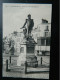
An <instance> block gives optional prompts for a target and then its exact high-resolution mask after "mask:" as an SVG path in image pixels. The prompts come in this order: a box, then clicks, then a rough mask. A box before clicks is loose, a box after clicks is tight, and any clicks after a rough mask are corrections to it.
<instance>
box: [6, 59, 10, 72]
mask: <svg viewBox="0 0 60 80" xmlns="http://www.w3.org/2000/svg"><path fill="white" fill-rule="evenodd" d="M6 71H7V72H8V71H10V70H9V69H8V60H6Z"/></svg>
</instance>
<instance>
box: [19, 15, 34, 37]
mask: <svg viewBox="0 0 60 80" xmlns="http://www.w3.org/2000/svg"><path fill="white" fill-rule="evenodd" d="M26 24H27V28H26V26H25V25H26ZM33 26H34V21H33V19H31V15H30V14H29V15H28V19H26V21H25V23H24V25H23V27H22V28H23V33H24V36H25V38H26V39H28V38H29V37H30V36H31V31H32V29H33ZM22 28H21V29H22Z"/></svg>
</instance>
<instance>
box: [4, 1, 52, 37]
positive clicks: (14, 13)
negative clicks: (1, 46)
mask: <svg viewBox="0 0 60 80" xmlns="http://www.w3.org/2000/svg"><path fill="white" fill-rule="evenodd" d="M28 14H31V18H32V19H33V20H34V28H36V27H37V26H38V25H39V24H40V23H41V19H42V18H43V19H47V20H48V22H49V23H51V15H52V4H19V3H3V37H5V36H8V35H9V34H11V33H13V31H18V32H21V31H22V29H20V28H21V27H22V26H23V25H24V22H25V20H26V19H27V15H28Z"/></svg>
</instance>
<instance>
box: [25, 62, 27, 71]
mask: <svg viewBox="0 0 60 80" xmlns="http://www.w3.org/2000/svg"><path fill="white" fill-rule="evenodd" d="M25 73H27V61H26V62H25Z"/></svg>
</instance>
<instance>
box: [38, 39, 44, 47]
mask: <svg viewBox="0 0 60 80" xmlns="http://www.w3.org/2000/svg"><path fill="white" fill-rule="evenodd" d="M37 44H38V45H39V46H45V38H41V39H37Z"/></svg>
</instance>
